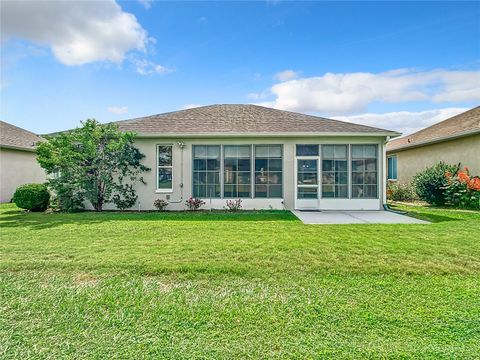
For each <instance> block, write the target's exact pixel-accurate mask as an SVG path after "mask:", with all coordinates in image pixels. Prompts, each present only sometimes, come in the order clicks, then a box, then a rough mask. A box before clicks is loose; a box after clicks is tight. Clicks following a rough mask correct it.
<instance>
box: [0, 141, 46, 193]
mask: <svg viewBox="0 0 480 360" xmlns="http://www.w3.org/2000/svg"><path fill="white" fill-rule="evenodd" d="M45 179H46V177H45V172H44V171H43V169H42V168H41V167H40V165H38V163H37V160H36V154H35V153H34V152H30V151H21V150H12V149H3V148H2V149H0V202H2V203H4V202H9V201H10V200H11V199H12V196H13V193H14V192H15V189H16V188H17V187H18V186H19V185H22V184H27V183H42V182H45Z"/></svg>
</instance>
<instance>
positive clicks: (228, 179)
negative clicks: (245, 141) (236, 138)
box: [223, 145, 252, 198]
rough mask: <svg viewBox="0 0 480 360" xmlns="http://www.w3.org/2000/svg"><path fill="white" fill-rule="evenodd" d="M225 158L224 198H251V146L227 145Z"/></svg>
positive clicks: (224, 151)
mask: <svg viewBox="0 0 480 360" xmlns="http://www.w3.org/2000/svg"><path fill="white" fill-rule="evenodd" d="M223 158H224V159H223V161H224V163H223V168H224V174H223V179H224V185H223V196H224V197H226V198H248V197H251V183H252V164H251V146H250V145H225V146H224V147H223Z"/></svg>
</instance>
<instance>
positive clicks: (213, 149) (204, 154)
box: [193, 145, 220, 198]
mask: <svg viewBox="0 0 480 360" xmlns="http://www.w3.org/2000/svg"><path fill="white" fill-rule="evenodd" d="M193 196H194V197H200V198H202V197H203V198H219V197H220V145H194V146H193Z"/></svg>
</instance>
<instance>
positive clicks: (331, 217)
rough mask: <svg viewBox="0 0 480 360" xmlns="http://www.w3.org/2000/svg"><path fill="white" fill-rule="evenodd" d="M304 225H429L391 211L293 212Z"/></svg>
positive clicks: (426, 222)
mask: <svg viewBox="0 0 480 360" xmlns="http://www.w3.org/2000/svg"><path fill="white" fill-rule="evenodd" d="M293 213H294V214H295V216H296V217H298V218H299V219H300V220H302V221H303V223H304V224H429V222H428V221H423V220H419V219H415V218H412V217H410V216H406V215H401V214H396V213H393V212H390V211H384V210H379V211H367V210H364V211H333V210H332V211H299V210H295V211H293Z"/></svg>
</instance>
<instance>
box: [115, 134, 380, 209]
mask: <svg viewBox="0 0 480 360" xmlns="http://www.w3.org/2000/svg"><path fill="white" fill-rule="evenodd" d="M384 141H385V138H384V137H332V136H330V137H316V138H299V139H292V138H224V139H218V138H216V139H215V138H197V139H190V138H188V139H182V138H170V139H166V138H162V139H160V138H152V139H146V138H139V139H137V140H136V142H135V145H136V146H137V147H138V148H139V149H140V151H141V152H142V153H144V154H145V155H146V157H145V159H144V160H143V163H144V164H145V165H146V166H148V167H150V168H151V169H152V170H151V171H150V172H147V173H145V174H144V175H143V177H144V179H145V181H146V183H147V184H146V185H144V184H140V183H139V184H137V186H136V190H137V195H138V201H137V203H136V204H135V206H134V207H132V210H153V209H154V208H153V202H154V200H156V199H164V200H167V201H168V202H169V203H170V204H169V206H168V208H167V209H168V210H184V209H185V205H184V204H185V200H186V199H188V198H189V197H190V196H191V194H192V146H193V145H208V144H219V145H229V144H231V145H242V144H248V145H250V144H281V145H283V175H284V177H283V199H255V198H253V199H242V203H243V207H244V208H245V209H268V208H274V209H283V208H286V209H294V208H295V188H296V186H295V158H296V157H295V145H296V144H378V145H379V146H378V165H379V169H378V174H379V175H378V179H379V181H378V194H379V197H378V199H320V200H319V203H320V207H321V208H322V209H337V208H338V209H352V210H353V209H355V210H357V209H358V210H361V209H368V210H378V209H380V208H381V207H382V205H383V203H384V202H385V200H384V194H385V189H384V185H385V181H384V179H385V177H386V175H385V168H384V163H385V155H384V150H385V149H384ZM178 142H183V143H184V144H185V147H184V149H183V151H182V150H181V148H180V147H179V146H178ZM162 144H172V145H173V154H172V155H173V160H172V161H173V191H172V192H169V193H165V192H159V191H157V189H156V188H157V186H156V184H157V160H156V156H157V155H156V151H157V150H156V148H157V145H162ZM382 180H383V181H382ZM204 200H206V201H207V204H206V205H205V206H204V208H207V209H208V208H214V209H222V208H223V207H224V206H225V201H226V200H225V199H212V200H211V201H210V200H209V199H204ZM106 208H107V209H113V207H112V206H111V205H109V206H107V207H106Z"/></svg>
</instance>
